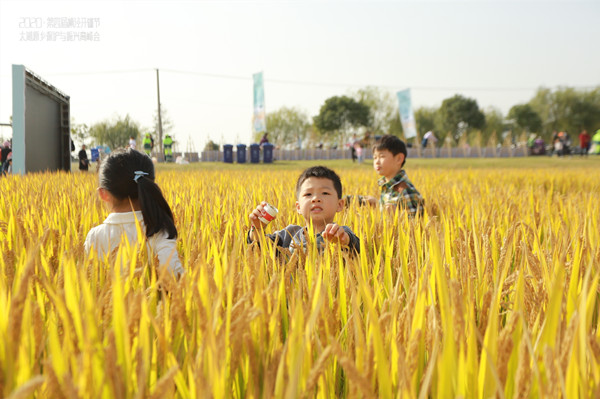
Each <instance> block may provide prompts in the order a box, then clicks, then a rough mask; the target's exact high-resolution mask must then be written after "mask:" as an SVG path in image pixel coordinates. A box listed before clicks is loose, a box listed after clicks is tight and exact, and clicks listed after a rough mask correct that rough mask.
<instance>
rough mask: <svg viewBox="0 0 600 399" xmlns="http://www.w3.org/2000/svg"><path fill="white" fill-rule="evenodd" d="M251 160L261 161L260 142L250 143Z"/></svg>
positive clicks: (253, 161) (252, 161)
mask: <svg viewBox="0 0 600 399" xmlns="http://www.w3.org/2000/svg"><path fill="white" fill-rule="evenodd" d="M250 162H251V163H259V162H260V146H259V145H258V144H250Z"/></svg>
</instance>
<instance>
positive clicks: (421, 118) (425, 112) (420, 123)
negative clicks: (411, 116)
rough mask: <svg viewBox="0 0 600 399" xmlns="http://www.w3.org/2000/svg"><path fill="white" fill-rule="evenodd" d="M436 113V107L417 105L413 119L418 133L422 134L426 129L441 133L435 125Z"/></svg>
mask: <svg viewBox="0 0 600 399" xmlns="http://www.w3.org/2000/svg"><path fill="white" fill-rule="evenodd" d="M436 114H437V109H435V108H430V107H419V108H417V109H416V110H415V121H416V122H417V131H418V132H419V135H420V136H421V137H423V135H424V134H425V133H426V132H428V131H430V130H431V131H433V132H435V131H437V132H438V136H439V134H440V133H441V132H440V129H439V127H438V126H436Z"/></svg>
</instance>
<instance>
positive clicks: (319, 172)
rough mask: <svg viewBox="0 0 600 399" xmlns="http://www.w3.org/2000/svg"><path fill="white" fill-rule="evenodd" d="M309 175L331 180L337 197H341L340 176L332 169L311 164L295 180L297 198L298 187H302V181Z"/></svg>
mask: <svg viewBox="0 0 600 399" xmlns="http://www.w3.org/2000/svg"><path fill="white" fill-rule="evenodd" d="M311 177H316V178H318V179H329V180H331V181H332V183H333V187H334V188H335V191H336V192H337V196H338V199H342V181H341V180H340V177H339V176H338V175H337V173H335V172H334V171H333V170H331V169H329V168H327V167H325V166H313V167H312V168H308V169H306V170H305V171H304V172H302V174H301V175H300V177H298V181H297V182H296V198H298V195H299V194H300V187H302V183H304V182H305V181H306V179H308V178H311Z"/></svg>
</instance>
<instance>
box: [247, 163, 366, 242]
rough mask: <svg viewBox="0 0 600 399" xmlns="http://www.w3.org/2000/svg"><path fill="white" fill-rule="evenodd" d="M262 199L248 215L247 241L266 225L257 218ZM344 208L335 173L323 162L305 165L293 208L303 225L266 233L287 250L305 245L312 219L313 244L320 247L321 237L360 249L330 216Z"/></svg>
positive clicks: (353, 237) (348, 230)
mask: <svg viewBox="0 0 600 399" xmlns="http://www.w3.org/2000/svg"><path fill="white" fill-rule="evenodd" d="M265 205H266V203H265V202H262V203H261V204H259V205H258V206H257V207H256V208H255V209H254V210H253V211H252V212H251V213H250V215H248V216H249V218H250V224H251V226H250V232H249V233H248V243H252V242H254V241H257V240H258V239H259V235H260V234H264V233H263V229H264V227H265V226H266V224H264V223H263V222H261V221H260V220H259V217H260V216H261V213H262V211H263V207H264V206H265ZM342 209H344V200H343V199H342V182H341V180H340V178H339V176H338V175H337V174H336V173H335V172H334V171H333V170H331V169H329V168H326V167H324V166H315V167H312V168H308V169H306V170H305V171H304V172H302V174H301V175H300V177H299V178H298V181H297V183H296V211H297V212H298V213H299V214H301V215H302V216H303V217H304V220H305V222H306V226H305V227H302V226H298V225H294V224H290V225H288V226H287V227H286V228H285V229H283V230H279V231H276V232H274V233H272V234H266V237H268V238H269V239H271V240H272V241H274V242H275V244H276V245H277V246H278V247H282V248H288V249H289V250H290V251H292V252H293V250H294V249H295V248H297V247H300V248H306V246H307V245H306V244H307V242H308V240H307V233H308V227H309V226H310V224H311V223H312V225H313V229H314V231H315V233H316V237H315V238H316V240H317V246H318V248H319V249H322V247H323V245H324V241H328V242H332V243H339V244H341V245H342V246H344V247H347V248H349V249H350V250H351V251H356V252H357V253H358V252H359V251H360V240H359V238H358V237H357V236H356V235H355V234H354V233H353V232H352V230H350V228H349V227H347V226H339V225H338V224H336V223H335V222H334V221H333V219H334V217H335V214H336V213H338V212H340V211H341V210H342Z"/></svg>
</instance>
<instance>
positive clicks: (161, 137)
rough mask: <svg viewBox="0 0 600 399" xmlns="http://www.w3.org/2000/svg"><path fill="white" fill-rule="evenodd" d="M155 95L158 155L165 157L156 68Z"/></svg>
mask: <svg viewBox="0 0 600 399" xmlns="http://www.w3.org/2000/svg"><path fill="white" fill-rule="evenodd" d="M156 93H157V94H158V143H159V145H160V153H161V155H162V156H164V155H165V152H164V150H163V130H162V116H161V114H160V83H159V79H158V68H156Z"/></svg>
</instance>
